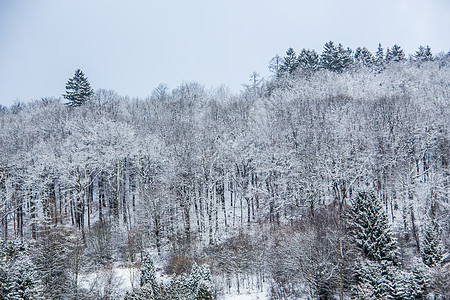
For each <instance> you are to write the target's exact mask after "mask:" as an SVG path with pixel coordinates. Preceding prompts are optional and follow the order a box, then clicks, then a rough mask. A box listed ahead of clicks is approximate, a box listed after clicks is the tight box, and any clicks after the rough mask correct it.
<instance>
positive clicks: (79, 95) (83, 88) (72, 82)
mask: <svg viewBox="0 0 450 300" xmlns="http://www.w3.org/2000/svg"><path fill="white" fill-rule="evenodd" d="M93 94H94V91H93V90H92V88H91V84H90V83H89V81H88V80H87V77H85V75H84V73H83V71H81V70H80V69H77V70H76V71H75V75H74V76H73V77H72V78H70V79H69V80H68V81H67V83H66V93H65V94H63V97H64V98H66V99H67V100H68V101H69V102H68V103H67V105H68V106H72V107H73V106H80V105H83V104H84V103H85V102H86V101H87V100H88V99H89V97H91V96H92V95H93Z"/></svg>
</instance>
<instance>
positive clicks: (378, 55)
mask: <svg viewBox="0 0 450 300" xmlns="http://www.w3.org/2000/svg"><path fill="white" fill-rule="evenodd" d="M373 62H374V64H375V66H377V67H379V68H381V67H382V66H383V65H384V50H383V48H382V47H381V44H378V49H377V52H375V56H374V61H373Z"/></svg>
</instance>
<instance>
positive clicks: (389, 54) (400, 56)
mask: <svg viewBox="0 0 450 300" xmlns="http://www.w3.org/2000/svg"><path fill="white" fill-rule="evenodd" d="M402 60H405V53H404V52H403V49H402V48H401V47H400V46H399V45H397V44H395V45H394V46H392V48H390V49H389V48H388V49H387V50H386V61H387V62H399V61H402Z"/></svg>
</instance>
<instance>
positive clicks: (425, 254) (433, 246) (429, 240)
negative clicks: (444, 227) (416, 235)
mask: <svg viewBox="0 0 450 300" xmlns="http://www.w3.org/2000/svg"><path fill="white" fill-rule="evenodd" d="M421 252H422V253H421V254H422V260H423V262H424V264H426V265H427V266H429V267H434V266H436V265H437V264H439V263H440V262H441V261H442V257H443V250H442V245H441V241H440V239H439V227H438V224H437V223H436V222H435V221H434V220H433V221H432V222H431V223H430V224H429V225H428V226H427V228H426V230H425V238H424V239H423V244H422V249H421Z"/></svg>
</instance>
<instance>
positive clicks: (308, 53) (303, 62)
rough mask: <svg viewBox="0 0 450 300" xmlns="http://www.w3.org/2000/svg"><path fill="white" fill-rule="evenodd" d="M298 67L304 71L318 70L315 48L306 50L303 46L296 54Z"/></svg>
mask: <svg viewBox="0 0 450 300" xmlns="http://www.w3.org/2000/svg"><path fill="white" fill-rule="evenodd" d="M298 68H299V69H301V70H302V71H303V72H306V73H310V72H314V71H317V70H319V68H320V59H319V54H318V53H317V52H316V51H315V50H306V49H304V48H303V49H302V51H301V52H300V54H299V55H298Z"/></svg>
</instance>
